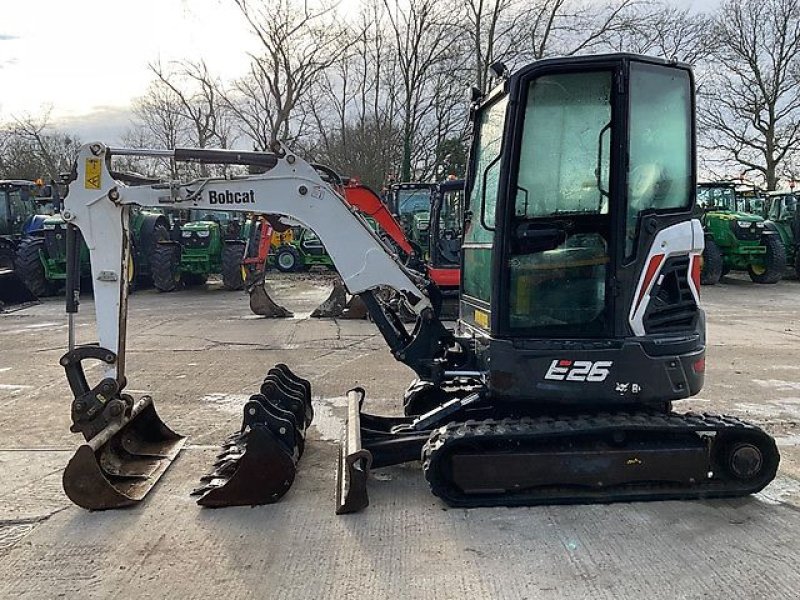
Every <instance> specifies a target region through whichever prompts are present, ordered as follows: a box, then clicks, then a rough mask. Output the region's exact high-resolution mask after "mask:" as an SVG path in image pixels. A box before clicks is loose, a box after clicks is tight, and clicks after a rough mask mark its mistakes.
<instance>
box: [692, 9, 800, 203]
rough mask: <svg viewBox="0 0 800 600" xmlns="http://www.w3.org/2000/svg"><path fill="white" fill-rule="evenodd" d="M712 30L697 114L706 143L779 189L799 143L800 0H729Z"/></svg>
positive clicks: (718, 153) (719, 13) (710, 148)
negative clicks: (711, 53) (711, 54)
mask: <svg viewBox="0 0 800 600" xmlns="http://www.w3.org/2000/svg"><path fill="white" fill-rule="evenodd" d="M714 33H715V42H716V51H715V53H714V57H713V58H714V66H713V73H712V74H711V75H710V77H711V80H710V81H709V83H708V84H707V86H706V87H705V89H704V90H703V92H702V95H701V97H702V100H703V110H702V111H701V112H700V118H699V120H700V124H701V127H702V130H703V131H705V132H706V137H705V141H704V142H705V146H706V147H707V148H708V150H709V151H710V152H712V153H713V154H714V155H718V156H719V160H721V161H725V162H730V161H731V160H732V161H733V162H734V163H736V164H738V165H740V167H739V168H740V169H742V170H743V171H744V172H745V173H755V174H758V175H760V176H761V177H763V179H764V182H765V184H766V186H767V189H769V190H774V189H775V188H776V186H777V183H778V179H779V177H780V175H781V168H782V165H783V164H784V161H785V160H786V159H787V157H788V155H789V153H790V152H791V151H792V150H794V149H795V148H797V145H798V143H800V79H799V78H798V75H800V60H799V59H800V6H798V3H797V1H796V0H735V1H734V0H728V1H727V2H726V3H725V4H723V5H722V7H721V8H720V10H719V12H718V13H717V14H716V16H715V29H714Z"/></svg>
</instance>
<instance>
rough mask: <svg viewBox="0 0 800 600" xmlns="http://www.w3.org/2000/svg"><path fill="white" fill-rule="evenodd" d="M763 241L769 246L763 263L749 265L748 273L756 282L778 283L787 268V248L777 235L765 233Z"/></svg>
mask: <svg viewBox="0 0 800 600" xmlns="http://www.w3.org/2000/svg"><path fill="white" fill-rule="evenodd" d="M761 242H762V244H763V245H764V246H766V247H767V253H766V254H765V255H764V264H763V265H753V264H751V265H749V266H748V267H747V273H748V274H749V275H750V279H752V280H753V281H754V282H755V283H778V282H779V281H780V280H781V278H782V277H783V272H784V271H785V270H786V250H785V249H784V247H783V242H781V238H780V237H779V236H777V235H765V236H764V237H762V238H761Z"/></svg>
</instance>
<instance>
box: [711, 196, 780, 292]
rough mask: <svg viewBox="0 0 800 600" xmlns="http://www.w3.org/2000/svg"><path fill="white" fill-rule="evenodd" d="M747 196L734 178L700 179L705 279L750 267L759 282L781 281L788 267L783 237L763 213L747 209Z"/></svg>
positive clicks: (715, 281)
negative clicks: (739, 191)
mask: <svg viewBox="0 0 800 600" xmlns="http://www.w3.org/2000/svg"><path fill="white" fill-rule="evenodd" d="M748 200H749V201H751V202H754V200H752V199H750V198H749V197H747V196H741V195H739V194H737V189H736V184H735V183H733V182H715V183H700V184H698V186H697V204H698V206H700V207H702V209H703V215H702V217H701V220H702V223H703V229H704V231H705V250H704V251H703V270H702V273H701V283H702V284H703V285H714V284H716V283H718V282H719V280H720V278H722V277H723V276H724V275H727V274H728V273H729V272H730V271H747V273H748V275H749V276H750V279H751V280H752V281H754V282H755V283H777V282H778V281H780V279H781V278H782V277H783V273H784V270H785V268H786V252H785V250H784V246H783V244H782V243H781V239H780V237H779V236H778V235H777V234H776V233H775V232H774V231H773V230H771V229H770V228H769V227H767V223H766V222H765V220H764V218H763V217H761V216H760V215H756V214H751V213H749V212H744V211H743V210H742V209H744V208H746V207H747V205H748Z"/></svg>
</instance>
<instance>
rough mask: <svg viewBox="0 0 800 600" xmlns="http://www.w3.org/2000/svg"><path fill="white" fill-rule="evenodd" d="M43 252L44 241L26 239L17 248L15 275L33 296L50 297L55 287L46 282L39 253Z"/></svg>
mask: <svg viewBox="0 0 800 600" xmlns="http://www.w3.org/2000/svg"><path fill="white" fill-rule="evenodd" d="M40 250H44V239H42V238H35V237H26V238H25V239H23V240H22V241H21V242H20V244H19V246H18V247H17V258H16V265H15V268H16V273H17V275H19V277H20V279H22V281H23V282H24V283H25V287H27V288H28V289H29V290H30V291H31V293H32V294H33V295H34V296H38V297H40V298H41V297H43V296H52V295H53V294H55V293H56V291H57V286H56V285H55V284H54V283H53V282H52V281H48V280H47V274H46V273H45V270H44V265H43V264H42V259H41V257H40V255H39V251H40Z"/></svg>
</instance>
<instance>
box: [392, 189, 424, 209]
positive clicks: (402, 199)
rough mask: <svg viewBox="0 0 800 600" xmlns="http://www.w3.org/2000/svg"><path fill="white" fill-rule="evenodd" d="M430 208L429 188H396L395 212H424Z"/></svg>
mask: <svg viewBox="0 0 800 600" xmlns="http://www.w3.org/2000/svg"><path fill="white" fill-rule="evenodd" d="M430 208H431V190H430V188H419V189H411V190H397V212H398V214H400V215H412V214H414V213H416V212H426V211H429V210H430Z"/></svg>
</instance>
